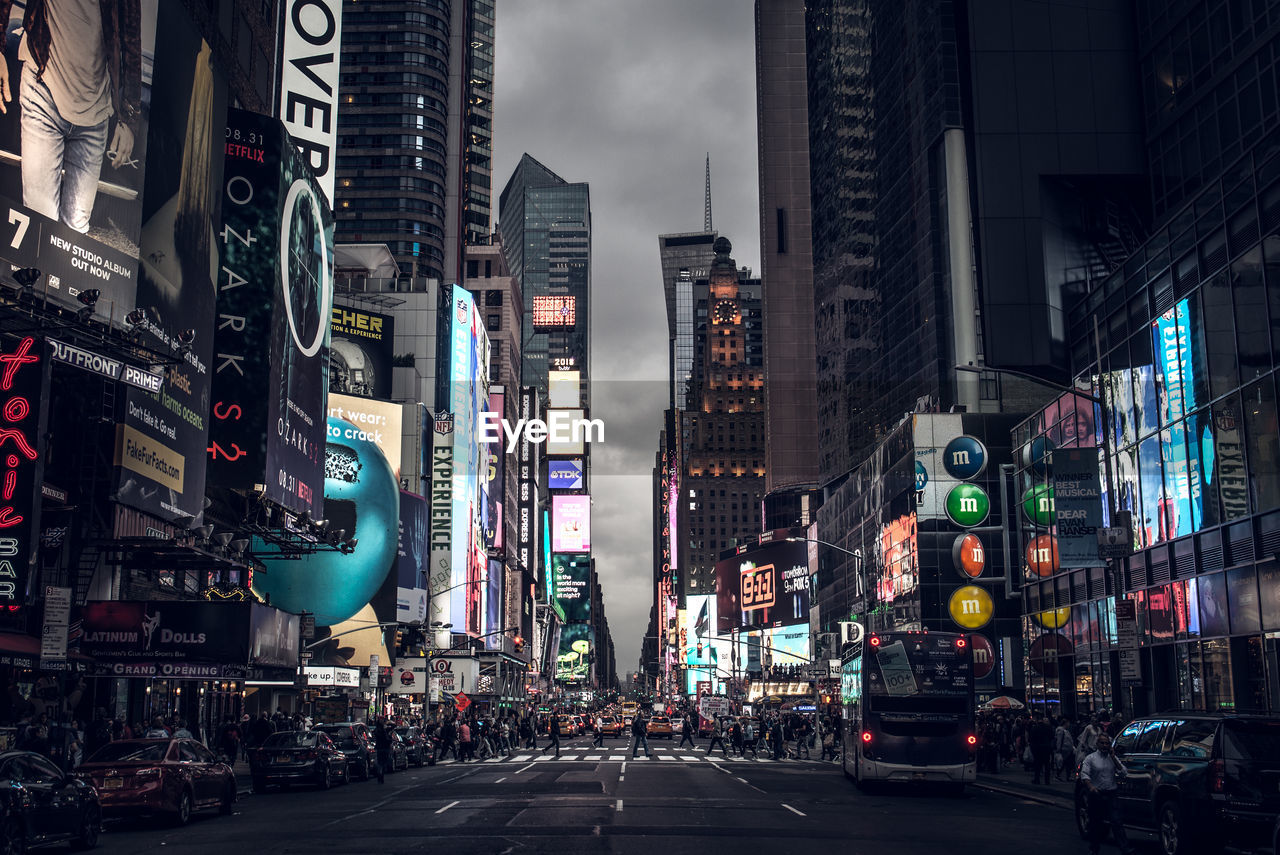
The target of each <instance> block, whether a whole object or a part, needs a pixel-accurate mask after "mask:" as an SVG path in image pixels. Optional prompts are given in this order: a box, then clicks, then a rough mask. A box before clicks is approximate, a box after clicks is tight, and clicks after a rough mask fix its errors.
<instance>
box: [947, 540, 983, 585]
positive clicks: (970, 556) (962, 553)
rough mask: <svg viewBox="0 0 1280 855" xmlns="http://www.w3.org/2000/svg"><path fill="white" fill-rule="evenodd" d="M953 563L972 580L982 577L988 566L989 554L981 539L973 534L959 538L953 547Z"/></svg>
mask: <svg viewBox="0 0 1280 855" xmlns="http://www.w3.org/2000/svg"><path fill="white" fill-rule="evenodd" d="M951 561H952V563H954V564H955V565H956V569H957V570H959V571H960V573H961V574H962V575H964V576H966V577H968V578H970V579H976V578H978V577H979V576H981V575H982V571H983V570H984V569H985V568H986V566H987V552H986V550H985V549H984V548H983V546H982V540H981V538H979V537H978V536H977V535H976V534H974V533H973V532H968V533H966V534H962V535H960V536H958V537H957V538H956V540H955V543H953V544H952V545H951Z"/></svg>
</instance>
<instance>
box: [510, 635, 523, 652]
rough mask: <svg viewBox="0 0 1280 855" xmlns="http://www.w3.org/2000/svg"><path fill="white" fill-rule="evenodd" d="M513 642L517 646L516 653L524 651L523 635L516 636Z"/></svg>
mask: <svg viewBox="0 0 1280 855" xmlns="http://www.w3.org/2000/svg"><path fill="white" fill-rule="evenodd" d="M511 643H512V645H513V646H514V647H515V649H516V653H523V652H524V639H523V638H522V637H521V636H518V635H517V636H516V637H514V638H512V639H511Z"/></svg>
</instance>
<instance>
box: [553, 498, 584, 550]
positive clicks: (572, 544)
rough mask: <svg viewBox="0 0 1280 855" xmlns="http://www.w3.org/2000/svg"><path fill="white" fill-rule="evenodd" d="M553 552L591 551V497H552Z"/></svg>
mask: <svg viewBox="0 0 1280 855" xmlns="http://www.w3.org/2000/svg"><path fill="white" fill-rule="evenodd" d="M551 551H552V552H590V551H591V497H590V496H587V495H558V494H557V495H554V496H552V497H551Z"/></svg>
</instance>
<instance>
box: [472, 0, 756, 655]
mask: <svg viewBox="0 0 1280 855" xmlns="http://www.w3.org/2000/svg"><path fill="white" fill-rule="evenodd" d="M753 27H754V12H753V4H752V2H751V0H500V2H499V3H498V9H497V23H496V28H497V31H496V44H495V48H494V52H495V62H496V68H495V82H494V86H495V93H494V98H495V104H494V122H495V127H494V149H495V163H494V166H495V169H494V195H495V198H496V196H497V193H498V192H500V191H501V189H502V187H503V186H504V185H505V184H506V182H507V180H508V179H509V178H510V177H511V173H512V171H513V170H514V169H515V164H516V162H517V161H518V160H519V159H520V156H521V155H522V154H524V153H525V152H528V153H529V154H530V155H532V156H533V157H535V158H537V159H538V160H540V161H541V162H542V163H544V164H546V165H547V167H549V168H550V169H552V170H553V171H555V172H556V173H557V174H558V175H560V176H561V177H563V178H564V179H566V180H567V181H572V182H577V181H585V182H587V183H589V184H590V185H591V213H592V218H593V236H592V256H593V258H592V274H591V275H592V288H593V296H592V301H593V302H592V308H591V313H592V318H591V320H592V341H593V347H592V354H591V372H592V377H593V386H592V395H593V404H594V407H593V413H592V415H593V416H595V417H598V418H603V419H604V420H605V422H606V426H607V427H606V437H605V438H606V443H605V444H604V445H603V446H598V447H596V448H595V449H593V456H592V476H591V477H592V489H593V492H594V499H595V503H594V507H593V512H592V514H593V525H592V546H593V551H594V555H595V557H596V564H597V567H598V568H599V571H600V580H601V585H602V587H603V589H604V596H605V603H606V610H607V613H608V616H609V622H610V627H611V630H612V633H613V640H614V644H615V645H616V646H617V657H618V668H619V670H620V671H627V670H631V669H634V668H635V667H636V661H637V658H638V656H639V652H640V640H641V637H642V636H643V635H644V631H645V628H646V626H647V623H648V620H649V608H650V606H651V605H652V596H651V587H650V586H651V574H652V566H653V564H652V562H653V556H652V521H651V504H652V500H651V498H650V493H651V491H652V481H651V470H652V467H653V455H654V452H655V451H656V449H657V442H658V431H659V429H660V427H661V424H662V410H663V408H664V407H665V406H666V402H667V391H666V376H667V325H666V309H665V306H664V303H663V299H662V283H661V271H660V268H659V264H658V241H657V236H658V235H659V234H663V233H668V232H684V231H698V230H700V229H701V228H702V213H703V158H704V156H705V155H706V153H707V152H710V154H711V169H712V184H713V187H712V194H713V205H714V226H715V228H716V229H717V230H718V231H719V232H720V233H721V234H722V235H724V236H726V237H728V238H729V239H730V240H731V241H733V244H734V257H735V258H736V259H737V262H738V264H739V265H745V266H750V267H753V268H755V269H756V270H757V271H758V270H759V248H758V244H759V201H758V190H757V162H756V112H755V109H756V108H755V52H754V41H753ZM622 381H626V382H622ZM637 381H638V382H637ZM646 381H647V382H646Z"/></svg>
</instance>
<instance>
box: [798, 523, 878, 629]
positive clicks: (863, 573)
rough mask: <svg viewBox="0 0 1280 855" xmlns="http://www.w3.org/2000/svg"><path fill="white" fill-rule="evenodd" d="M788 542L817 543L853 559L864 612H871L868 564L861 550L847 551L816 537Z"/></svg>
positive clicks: (811, 605) (800, 538)
mask: <svg viewBox="0 0 1280 855" xmlns="http://www.w3.org/2000/svg"><path fill="white" fill-rule="evenodd" d="M787 540H788V541H789V542H791V543H816V544H818V545H819V546H825V547H827V548H828V549H834V550H835V551H837V552H843V553H844V554H845V555H848V556H850V557H851V558H853V560H854V562H855V563H856V565H857V571H858V593H859V594H861V595H862V611H863V612H864V614H865V613H869V612H870V611H871V597H870V596H869V595H868V591H867V565H866V562H865V561H863V560H862V550H861V549H845V548H844V547H843V546H837V545H836V544H834V543H830V542H828V541H825V540H818V539H817V538H816V537H788V538H787ZM813 587H814V593H816V589H817V586H816V585H815V586H813ZM809 607H810V608H812V607H813V604H812V603H810V606H809Z"/></svg>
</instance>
